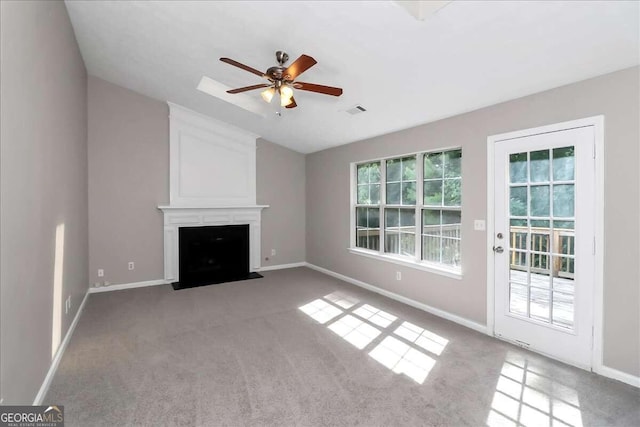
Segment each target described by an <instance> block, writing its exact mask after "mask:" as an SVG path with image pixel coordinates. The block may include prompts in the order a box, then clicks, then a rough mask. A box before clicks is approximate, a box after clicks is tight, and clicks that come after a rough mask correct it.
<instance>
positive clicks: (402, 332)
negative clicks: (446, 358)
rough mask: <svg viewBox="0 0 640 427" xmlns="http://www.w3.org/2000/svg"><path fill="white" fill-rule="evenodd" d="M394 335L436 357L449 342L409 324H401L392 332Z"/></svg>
mask: <svg viewBox="0 0 640 427" xmlns="http://www.w3.org/2000/svg"><path fill="white" fill-rule="evenodd" d="M394 334H396V335H399V336H401V337H402V338H404V339H406V340H407V341H410V342H412V343H414V344H415V345H417V346H418V347H420V348H423V349H425V350H427V351H429V352H431V353H433V354H435V355H436V356H440V355H441V354H442V351H443V350H444V348H445V347H446V346H447V344H449V340H447V339H445V338H442V337H441V336H440V335H437V334H434V333H433V332H431V331H428V330H426V329H424V328H421V327H420V326H417V325H414V324H413V323H409V322H403V323H402V325H400V327H398V329H396V330H395V331H394Z"/></svg>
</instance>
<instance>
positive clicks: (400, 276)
mask: <svg viewBox="0 0 640 427" xmlns="http://www.w3.org/2000/svg"><path fill="white" fill-rule="evenodd" d="M396 280H402V273H401V272H399V271H396Z"/></svg>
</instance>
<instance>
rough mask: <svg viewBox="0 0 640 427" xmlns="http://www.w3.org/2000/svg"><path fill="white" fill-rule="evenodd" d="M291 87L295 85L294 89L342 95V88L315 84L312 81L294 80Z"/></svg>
mask: <svg viewBox="0 0 640 427" xmlns="http://www.w3.org/2000/svg"><path fill="white" fill-rule="evenodd" d="M293 87H295V88H296V89H300V90H306V91H309V92H316V93H322V94H325V95H333V96H340V95H342V88H339V87H331V86H323V85H316V84H313V83H303V82H295V83H294V86H293Z"/></svg>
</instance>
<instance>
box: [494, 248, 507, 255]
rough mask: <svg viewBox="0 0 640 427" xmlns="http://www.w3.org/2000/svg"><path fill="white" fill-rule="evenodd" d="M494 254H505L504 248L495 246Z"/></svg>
mask: <svg viewBox="0 0 640 427" xmlns="http://www.w3.org/2000/svg"><path fill="white" fill-rule="evenodd" d="M493 252H495V253H497V254H501V253H502V252H504V248H503V247H502V246H494V247H493Z"/></svg>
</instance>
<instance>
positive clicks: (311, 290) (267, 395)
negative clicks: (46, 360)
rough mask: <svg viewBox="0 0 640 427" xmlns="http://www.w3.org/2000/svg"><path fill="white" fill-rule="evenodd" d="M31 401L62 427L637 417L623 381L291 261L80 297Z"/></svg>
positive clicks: (637, 399) (639, 405)
mask: <svg viewBox="0 0 640 427" xmlns="http://www.w3.org/2000/svg"><path fill="white" fill-rule="evenodd" d="M300 307H302V309H300ZM378 310H383V312H378ZM365 319H366V320H365ZM45 403H46V404H62V405H65V416H66V422H67V424H66V425H67V426H97V425H104V426H127V425H145V426H147V425H148V426H157V425H185V426H194V425H198V426H218V425H220V426H223V425H226V426H241V425H251V426H261V425H270V426H298V425H299V426H316V425H317V426H341V425H361V426H378V425H379V426H396V425H398V426H399V425H411V426H413V425H416V426H417V425H450V426H464V425H468V426H484V425H490V426H495V425H515V423H516V422H520V423H521V424H524V425H534V426H542V425H554V426H555V425H570V426H573V427H578V426H581V425H585V426H587V425H594V426H609V425H623V426H637V425H640V392H639V391H638V390H637V389H634V388H633V387H631V386H628V385H625V384H622V383H619V382H616V381H613V380H608V379H605V378H603V377H599V376H597V375H594V374H590V373H588V372H585V371H582V370H579V369H576V368H572V367H569V366H566V365H563V364H561V363H558V362H555V361H552V360H549V359H547V358H545V357H542V356H539V355H536V354H534V353H531V352H528V351H525V350H521V349H519V348H517V347H514V346H511V345H509V344H506V343H503V342H501V341H498V340H496V339H493V338H489V337H487V336H485V335H482V334H480V333H477V332H474V331H472V330H470V329H467V328H464V327H462V326H458V325H456V324H454V323H451V322H448V321H446V320H443V319H440V318H438V317H435V316H431V315H429V314H427V313H424V312H422V311H420V310H416V309H414V308H411V307H408V306H406V305H403V304H400V303H397V302H395V301H392V300H389V299H387V298H385V297H382V296H379V295H377V294H373V293H371V292H368V291H365V290H362V289H360V288H357V287H354V286H351V285H349V284H346V283H344V282H341V281H338V280H336V279H333V278H331V277H328V276H325V275H323V274H320V273H318V272H315V271H312V270H309V269H306V268H296V269H290V270H281V271H273V272H266V273H265V277H264V279H258V280H249V281H245V282H235V283H226V284H220V285H213V286H207V287H201V288H193V289H186V290H181V291H173V290H172V289H171V287H170V286H155V287H148V288H139V289H132V290H126V291H116V292H108V293H102V294H92V295H91V296H90V297H89V300H88V302H87V305H86V307H85V311H84V314H83V315H82V318H81V319H80V322H79V324H78V326H77V328H76V331H75V333H74V335H73V338H72V339H71V342H70V344H69V347H68V348H67V350H66V352H65V354H64V357H63V359H62V362H61V364H60V367H59V369H58V372H57V374H56V376H55V378H54V380H53V383H52V385H51V388H50V390H49V393H48V395H47V397H46V399H45Z"/></svg>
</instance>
